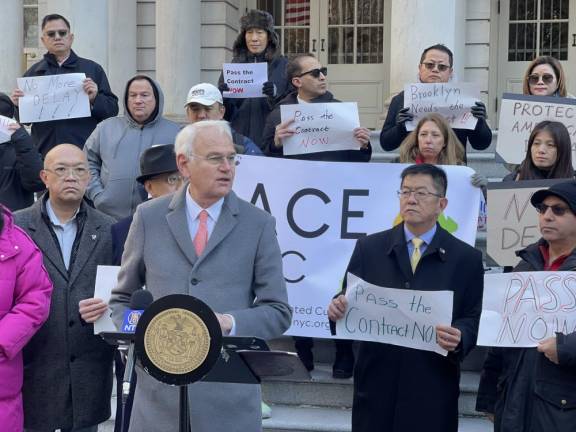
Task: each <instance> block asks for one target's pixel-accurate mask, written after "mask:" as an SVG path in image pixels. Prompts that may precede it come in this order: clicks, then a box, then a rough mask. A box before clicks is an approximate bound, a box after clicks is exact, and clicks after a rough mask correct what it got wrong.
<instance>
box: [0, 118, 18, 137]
mask: <svg viewBox="0 0 576 432" xmlns="http://www.w3.org/2000/svg"><path fill="white" fill-rule="evenodd" d="M13 123H16V120H14V119H11V118H10V117H4V116H3V115H0V144H2V143H5V142H6V141H10V137H11V136H12V134H13V132H12V131H11V130H10V129H8V125H11V124H13Z"/></svg>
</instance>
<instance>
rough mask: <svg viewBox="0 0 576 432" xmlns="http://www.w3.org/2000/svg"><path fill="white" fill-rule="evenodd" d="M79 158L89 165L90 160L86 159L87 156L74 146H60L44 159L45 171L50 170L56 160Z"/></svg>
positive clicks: (54, 148)
mask: <svg viewBox="0 0 576 432" xmlns="http://www.w3.org/2000/svg"><path fill="white" fill-rule="evenodd" d="M70 157H72V158H79V159H82V161H83V162H85V163H86V165H88V160H87V159H86V154H85V153H84V152H83V151H82V150H81V149H80V148H79V147H78V146H75V145H74V144H59V145H57V146H56V147H53V148H52V149H51V150H50V151H49V152H48V153H46V157H45V158H44V169H46V168H47V167H48V168H49V167H50V165H51V164H53V163H54V161H55V160H61V159H62V158H70Z"/></svg>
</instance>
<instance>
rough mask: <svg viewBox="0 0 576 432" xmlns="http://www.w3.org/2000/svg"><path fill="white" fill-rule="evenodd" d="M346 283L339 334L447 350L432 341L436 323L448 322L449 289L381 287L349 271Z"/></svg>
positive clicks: (372, 340) (451, 301)
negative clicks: (426, 289)
mask: <svg viewBox="0 0 576 432" xmlns="http://www.w3.org/2000/svg"><path fill="white" fill-rule="evenodd" d="M346 286H347V289H346V298H347V300H348V308H347V309H346V314H345V315H344V317H343V318H342V319H341V320H339V321H338V322H337V323H336V334H337V335H338V336H339V337H341V338H343V339H354V340H363V341H369V342H381V343H388V344H392V345H398V346H403V347H408V348H415V349H421V350H425V351H434V352H437V353H438V354H442V355H446V354H447V353H448V351H446V350H445V349H443V348H441V347H440V345H438V344H437V343H436V326H437V325H451V323H452V304H453V297H454V293H453V292H452V291H418V290H407V289H397V288H385V287H380V286H378V285H373V284H370V283H368V282H366V281H364V280H362V279H360V278H359V277H357V276H355V275H353V274H350V273H348V281H347V285H346Z"/></svg>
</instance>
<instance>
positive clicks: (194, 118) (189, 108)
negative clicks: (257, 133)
mask: <svg viewBox="0 0 576 432" xmlns="http://www.w3.org/2000/svg"><path fill="white" fill-rule="evenodd" d="M185 106H186V118H187V119H188V122H190V124H193V123H196V122H199V121H202V120H222V119H223V118H224V113H225V112H226V108H225V107H224V103H223V101H222V94H221V93H220V90H218V89H217V88H216V86H213V85H212V84H208V83H200V84H196V85H195V86H194V87H192V88H191V89H190V91H189V92H188V97H187V98H186V105H185ZM232 141H233V142H234V147H235V148H236V152H237V153H239V154H248V155H262V151H261V150H260V148H259V147H258V146H257V145H256V144H254V141H252V140H251V139H250V138H248V137H247V136H244V135H242V134H241V133H239V132H237V131H235V130H234V128H232Z"/></svg>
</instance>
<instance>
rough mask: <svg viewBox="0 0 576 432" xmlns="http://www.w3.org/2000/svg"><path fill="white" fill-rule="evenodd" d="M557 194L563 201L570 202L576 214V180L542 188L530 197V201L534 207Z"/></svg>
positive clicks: (569, 204) (569, 205)
mask: <svg viewBox="0 0 576 432" xmlns="http://www.w3.org/2000/svg"><path fill="white" fill-rule="evenodd" d="M551 195H552V196H557V197H558V198H560V199H561V200H562V201H564V202H566V204H568V207H570V210H572V213H574V214H576V180H570V181H565V182H562V183H556V184H554V185H552V186H550V188H548V189H540V190H539V191H536V192H534V194H533V195H532V197H531V198H530V202H531V203H532V205H533V206H534V207H537V206H538V205H539V204H541V203H542V201H544V200H545V199H546V198H547V197H549V196H551Z"/></svg>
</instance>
